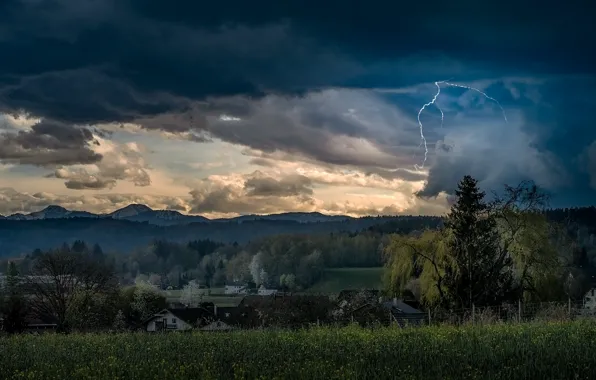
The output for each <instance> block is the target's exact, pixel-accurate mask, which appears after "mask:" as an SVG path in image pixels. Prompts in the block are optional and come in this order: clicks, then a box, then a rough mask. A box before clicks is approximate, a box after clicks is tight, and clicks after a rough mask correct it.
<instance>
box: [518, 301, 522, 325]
mask: <svg viewBox="0 0 596 380" xmlns="http://www.w3.org/2000/svg"><path fill="white" fill-rule="evenodd" d="M521 320H522V307H521V299H519V300H517V322H518V323H521Z"/></svg>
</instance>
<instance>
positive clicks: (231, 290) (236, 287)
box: [224, 282, 248, 294]
mask: <svg viewBox="0 0 596 380" xmlns="http://www.w3.org/2000/svg"><path fill="white" fill-rule="evenodd" d="M247 291H248V286H247V285H246V284H242V283H239V282H233V283H231V284H226V286H225V289H224V293H225V294H246V293H247Z"/></svg>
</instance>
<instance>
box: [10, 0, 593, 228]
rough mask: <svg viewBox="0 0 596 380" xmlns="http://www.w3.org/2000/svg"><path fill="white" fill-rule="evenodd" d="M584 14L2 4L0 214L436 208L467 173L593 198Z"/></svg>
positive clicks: (567, 198)
mask: <svg viewBox="0 0 596 380" xmlns="http://www.w3.org/2000/svg"><path fill="white" fill-rule="evenodd" d="M590 7H591V8H590ZM593 8H594V5H591V4H590V3H589V2H587V1H579V0H577V1H576V0H570V1H566V2H564V3H560V2H557V3H554V2H546V3H545V2H541V3H540V5H534V6H530V5H526V4H524V2H519V1H513V0H501V1H485V2H477V1H470V0H462V1H458V2H455V3H448V2H444V1H435V0H431V1H427V2H411V3H410V4H409V3H405V2H395V1H393V2H389V1H383V2H382V1H377V0H368V1H366V2H363V1H358V2H356V1H353V2H345V1H342V2H338V1H328V2H321V1H317V2H314V1H309V0H300V1H298V0H287V1H281V2H280V1H269V0H265V1H260V2H257V3H255V2H246V1H244V0H227V1H226V0H224V1H219V2H208V3H205V2H197V1H191V0H179V1H177V0H170V1H157V0H142V1H141V0H4V1H2V2H0V52H1V53H0V56H1V57H2V59H0V214H4V215H7V214H11V213H15V212H31V211H37V210H40V209H42V208H43V207H45V206H48V205H50V204H54V205H61V206H64V207H66V208H69V209H73V210H87V211H91V212H110V211H113V210H115V209H117V208H120V207H123V206H126V205H128V204H130V203H143V204H146V205H148V206H150V207H152V208H154V209H171V210H178V211H181V212H183V213H189V214H201V215H205V216H207V217H225V216H235V215H239V214H266V213H277V212H288V211H304V212H310V211H318V212H322V213H326V214H347V215H352V216H361V215H396V214H414V215H417V214H424V215H440V214H443V213H445V212H446V210H447V209H448V205H449V200H450V199H451V197H450V196H451V195H452V194H453V191H454V189H455V187H456V185H457V182H458V181H459V180H460V179H461V178H462V177H463V176H464V175H466V174H469V175H472V176H473V177H474V178H476V179H477V180H478V181H479V184H480V186H481V187H482V188H483V189H484V190H485V191H487V192H490V191H492V190H497V191H498V190H499V189H502V187H503V185H505V184H509V185H516V184H517V183H519V182H521V181H524V180H532V181H534V182H535V183H536V184H538V185H539V186H541V187H542V188H543V189H544V190H545V191H547V192H548V193H549V194H551V205H552V206H553V207H568V206H581V205H588V204H590V203H594V200H595V199H596V128H595V123H594V119H595V118H594V110H595V109H596V96H594V95H593V92H594V91H595V90H596V32H595V30H594V28H595V27H594V26H593V25H596V22H595V21H596V20H594V14H596V12H595V9H593ZM436 81H448V82H447V83H440V84H439V86H440V90H441V92H440V94H439V96H437V98H436V101H435V103H434V104H431V105H429V106H428V107H426V108H425V109H424V111H423V112H422V113H421V114H420V122H421V124H422V134H423V135H424V137H425V140H426V150H427V151H428V152H427V154H426V156H427V158H426V160H425V158H424V157H425V146H424V143H423V141H422V139H421V128H420V125H419V123H418V118H417V117H418V112H419V110H420V108H421V107H422V106H423V105H424V104H426V103H429V102H431V101H432V100H433V97H434V96H435V94H436V92H437V87H436V85H435V82H436ZM448 83H450V84H452V85H449V84H448ZM453 84H455V85H460V86H468V87H473V88H475V89H477V90H479V91H482V92H484V93H485V94H487V95H488V96H490V97H491V98H493V99H494V101H493V100H491V99H490V98H486V97H484V96H483V95H482V94H480V93H479V92H477V91H474V90H468V89H466V88H462V87H457V86H453ZM497 102H498V103H497ZM437 106H438V107H437ZM500 106H502V110H501V108H500ZM441 111H442V112H443V120H442V121H441Z"/></svg>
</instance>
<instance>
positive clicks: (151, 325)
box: [146, 312, 192, 332]
mask: <svg viewBox="0 0 596 380" xmlns="http://www.w3.org/2000/svg"><path fill="white" fill-rule="evenodd" d="M164 318H167V319H168V328H167V329H166V330H167V331H184V330H190V329H192V326H191V325H189V324H188V323H186V322H185V321H183V320H182V319H180V318H178V317H177V316H175V315H174V314H172V313H170V312H167V313H163V314H160V315H159V316H157V317H155V318H153V319H151V320H150V321H149V322H148V323H147V328H146V329H147V331H148V332H154V331H156V322H159V321H161V320H163V319H164ZM173 319H175V320H176V323H172V320H173ZM174 325H175V326H176V327H175V328H172V327H173V326H174Z"/></svg>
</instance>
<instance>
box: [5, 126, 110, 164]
mask: <svg viewBox="0 0 596 380" xmlns="http://www.w3.org/2000/svg"><path fill="white" fill-rule="evenodd" d="M89 144H98V143H97V141H95V140H94V139H93V134H92V133H91V132H90V131H89V130H88V129H86V128H78V127H74V126H71V125H68V124H63V123H60V122H53V121H46V120H42V121H40V122H39V123H37V124H35V125H33V126H32V127H31V129H30V130H28V131H19V132H17V133H11V132H6V133H3V134H2V135H0V161H5V162H16V163H20V164H30V165H37V166H54V165H73V164H92V163H96V162H98V161H100V160H101V158H102V156H101V155H100V154H97V153H95V152H93V151H92V150H91V149H90V147H89Z"/></svg>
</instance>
